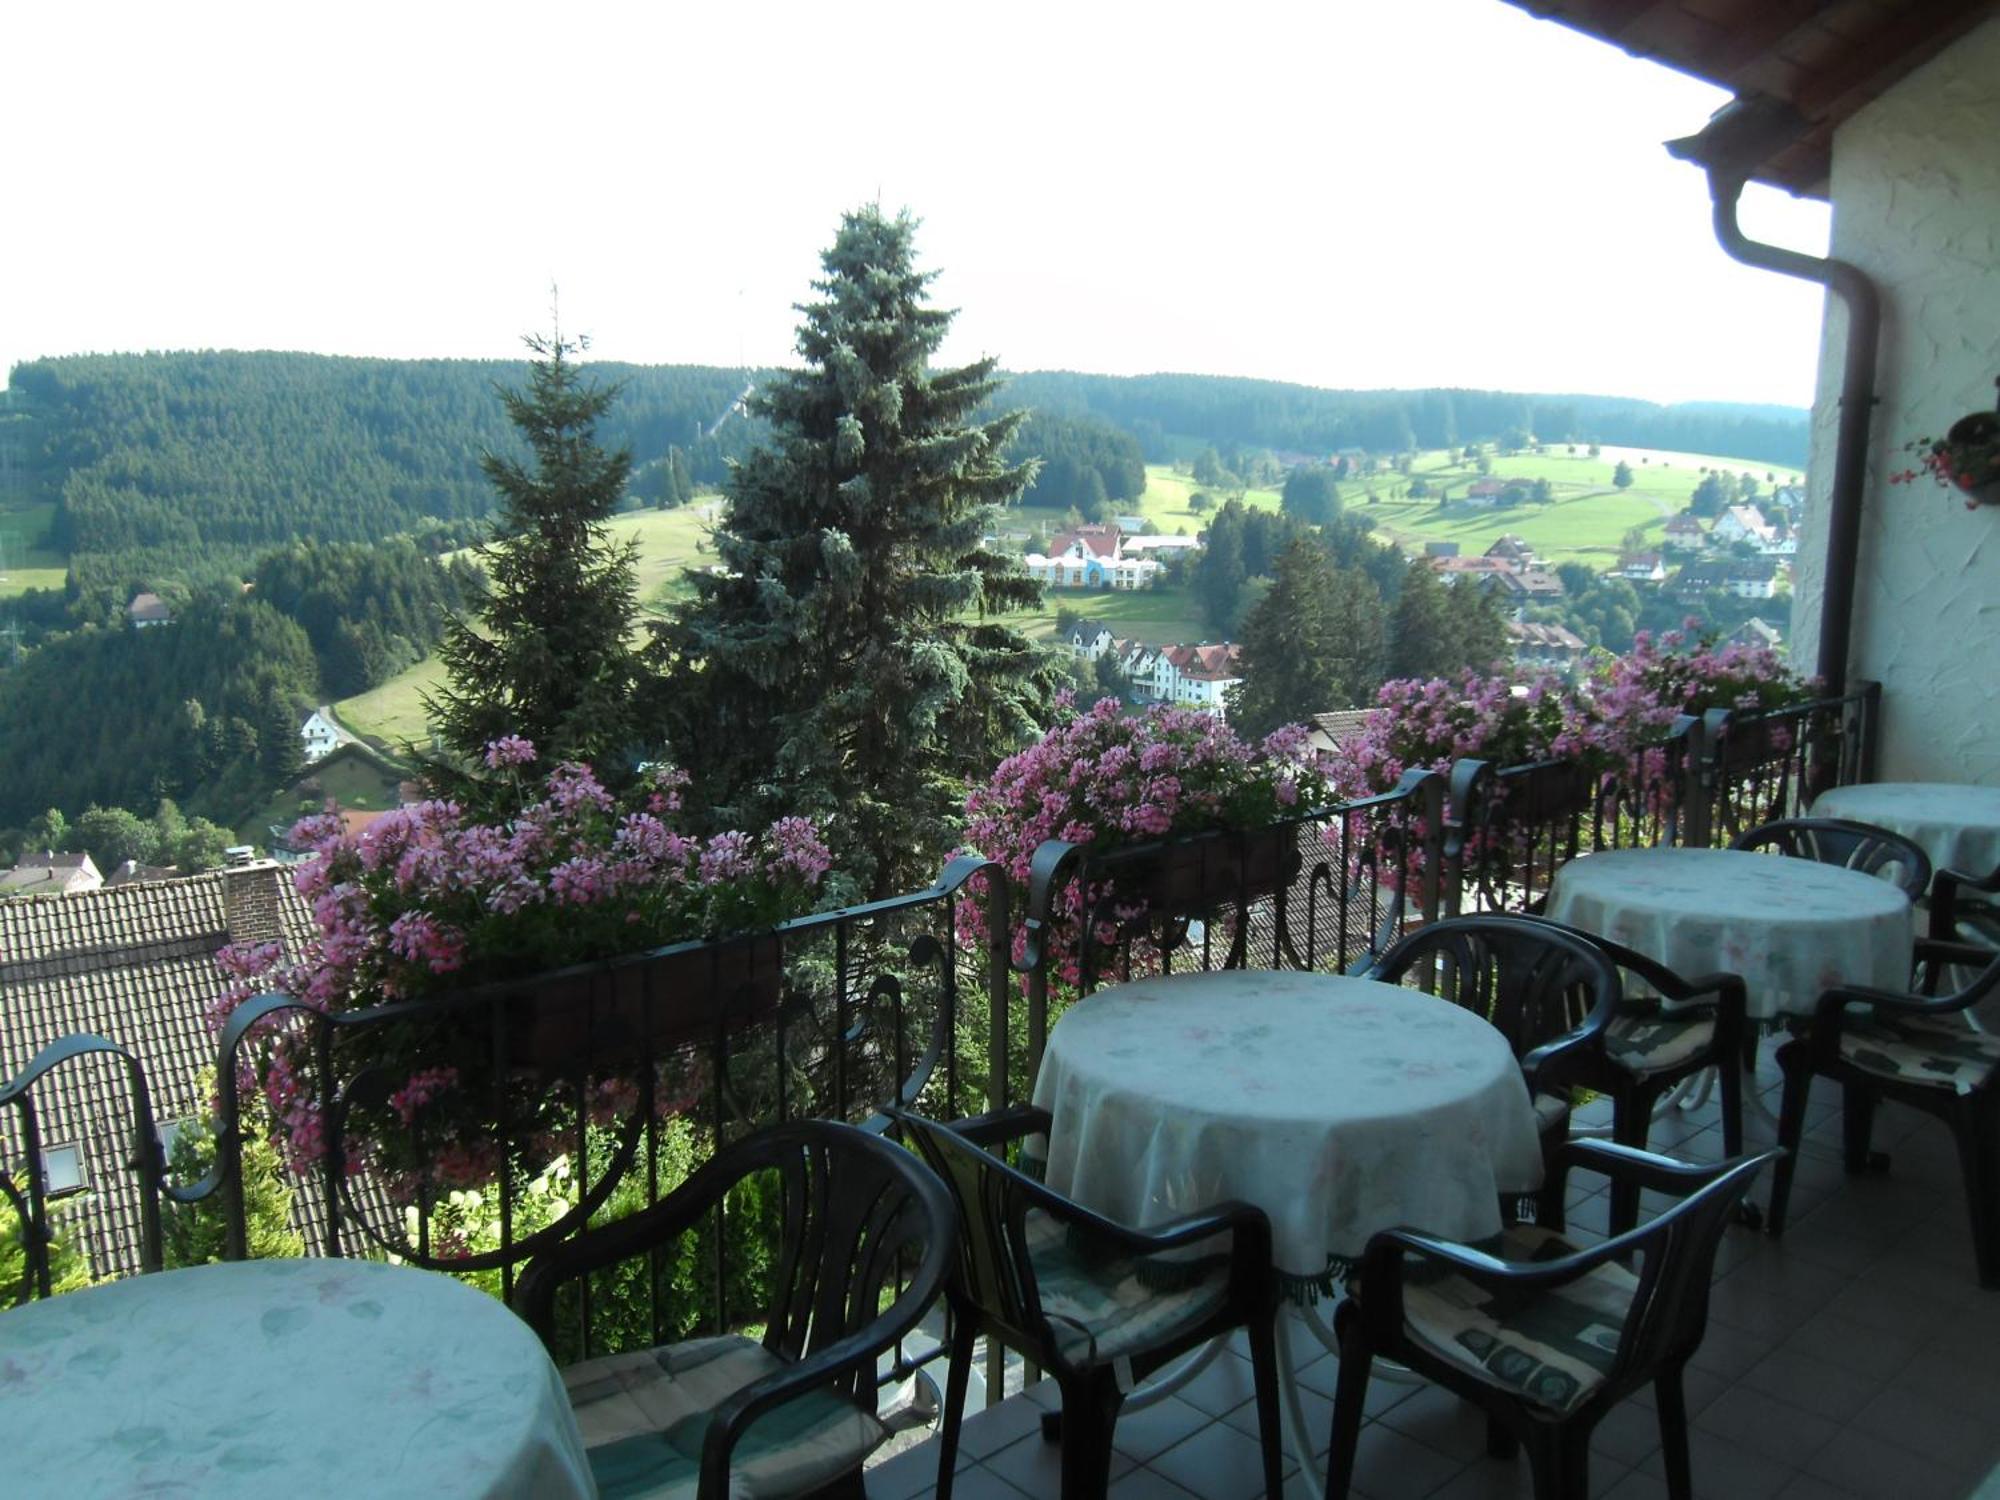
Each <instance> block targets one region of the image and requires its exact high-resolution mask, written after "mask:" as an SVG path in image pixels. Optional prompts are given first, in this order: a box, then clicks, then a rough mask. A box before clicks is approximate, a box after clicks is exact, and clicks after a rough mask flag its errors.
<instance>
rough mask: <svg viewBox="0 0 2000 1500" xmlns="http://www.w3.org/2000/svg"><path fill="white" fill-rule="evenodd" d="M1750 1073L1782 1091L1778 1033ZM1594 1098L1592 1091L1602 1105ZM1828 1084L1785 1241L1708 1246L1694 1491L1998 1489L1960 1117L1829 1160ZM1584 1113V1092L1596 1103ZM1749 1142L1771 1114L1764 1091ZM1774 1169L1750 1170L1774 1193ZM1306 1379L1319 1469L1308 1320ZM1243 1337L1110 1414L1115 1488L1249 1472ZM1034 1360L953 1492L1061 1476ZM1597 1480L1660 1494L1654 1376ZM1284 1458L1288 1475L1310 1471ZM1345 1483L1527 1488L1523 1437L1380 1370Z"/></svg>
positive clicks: (1249, 1486) (891, 1492) (1588, 1225)
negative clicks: (1148, 1401) (1513, 1451)
mask: <svg viewBox="0 0 2000 1500" xmlns="http://www.w3.org/2000/svg"><path fill="white" fill-rule="evenodd" d="M1758 1084H1759V1087H1760V1089H1762V1090H1763V1091H1764V1093H1765V1097H1766V1099H1767V1100H1768V1102H1769V1104H1770V1106H1771V1108H1772V1109H1773V1110H1774V1111H1775V1109H1776V1107H1777V1102H1778V1077H1777V1070H1776V1069H1775V1068H1774V1067H1773V1066H1772V1065H1771V1064H1770V1062H1769V1058H1768V1048H1767V1049H1766V1058H1765V1062H1764V1065H1763V1068H1762V1069H1761V1071H1760V1073H1759V1075H1758ZM1592 1109H1593V1110H1594V1111H1597V1110H1601V1106H1592ZM1838 1109H1839V1091H1838V1090H1837V1089H1836V1088H1834V1087H1833V1086H1831V1085H1829V1084H1826V1083H1824V1082H1821V1083H1819V1084H1818V1085H1817V1086H1816V1087H1815V1090H1814V1096H1813V1100H1812V1105H1811V1115H1810V1120H1809V1131H1808V1135H1807V1140H1806V1144H1805V1149H1804V1151H1803V1152H1802V1153H1801V1160H1800V1163H1799V1168H1798V1174H1797V1177H1796V1180H1795V1183H1794V1186H1793V1196H1792V1211H1791V1224H1790V1226H1789V1228H1788V1229H1787V1232H1786V1234H1785V1237H1784V1239H1783V1240H1781V1241H1773V1240H1771V1239H1770V1238H1769V1237H1768V1236H1766V1235H1764V1234H1762V1233H1759V1232H1754V1231H1751V1230H1748V1229H1744V1228H1734V1229H1731V1230H1730V1231H1729V1234H1728V1237H1727V1238H1726V1239H1725V1241H1724V1243H1723V1246H1722V1250H1721V1253H1720V1255H1719V1256H1718V1258H1717V1263H1716V1273H1717V1281H1716V1285H1715V1292H1714V1296H1713V1299H1712V1302H1711V1308H1710V1321H1709V1330H1708V1336H1707V1338H1706V1339H1705V1340H1704V1342H1703V1344H1702V1347H1701V1350H1700V1352H1699V1353H1698V1354H1697V1355H1696V1356H1695V1358H1694V1360H1693V1362H1692V1364H1691V1367H1690V1370H1689V1375H1688V1381H1687V1398H1688V1408H1689V1412H1690V1414H1691V1417H1692V1419H1693V1427H1694V1431H1693V1438H1692V1447H1693V1467H1694V1489H1695V1493H1696V1495H1698V1496H1701V1497H1703V1500H1709V1497H1714V1500H1766V1497H1782V1500H1817V1497H1822V1496H1879V1497H1883V1500H1930V1497H1959V1496H1973V1495H1981V1496H1985V1495H1993V1496H2000V1478H1995V1479H1994V1480H1991V1481H1989V1480H1988V1478H1987V1476H1988V1475H1989V1473H1994V1472H1995V1468H1996V1465H2000V1291H1992V1292H1983V1291H1981V1290H1980V1289H1979V1286H1978V1284H1977V1282H1976V1281H1975V1279H1974V1276H1973V1267H1972V1251H1971V1236H1970V1232H1969V1230H1968V1228H1967V1218H1966V1209H1965V1197H1964V1189H1963V1186H1962V1179H1961V1178H1960V1176H1959V1171H1958V1162H1957V1156H1956V1154H1955V1151H1954V1149H1953V1145H1952V1140H1951V1136H1950V1133H1949V1132H1948V1131H1947V1130H1946V1129H1945V1127H1944V1126H1943V1125H1942V1124H1939V1123H1938V1122H1936V1121H1933V1120H1931V1119H1928V1118H1926V1117H1924V1116H1921V1115H1916V1114H1914V1113H1910V1112H1906V1111H1900V1110H1895V1109H1888V1108H1885V1109H1884V1110H1883V1111H1882V1112H1881V1114H1880V1115H1879V1117H1878V1119H1877V1123H1876V1127H1875V1145H1876V1148H1877V1149H1878V1150H1883V1151H1887V1152H1889V1153H1890V1155H1891V1157H1892V1160H1891V1163H1890V1167H1889V1170H1888V1171H1887V1172H1886V1173H1884V1174H1879V1175H1869V1176H1864V1177H1855V1178H1850V1177H1848V1176H1847V1175H1846V1174H1845V1173H1844V1172H1843V1171H1842V1168H1841V1164H1840V1120H1839V1113H1838ZM1592 1118H1594V1116H1590V1115H1586V1116H1585V1119H1586V1120H1587V1121H1588V1120H1590V1119H1592ZM1746 1133H1747V1134H1748V1137H1749V1144H1750V1145H1751V1146H1752V1147H1753V1148H1755V1147H1757V1146H1759V1145H1762V1144H1768V1143H1769V1142H1770V1141H1771V1139H1772V1129H1771V1127H1770V1126H1769V1125H1767V1124H1764V1123H1763V1122H1761V1121H1760V1120H1759V1119H1757V1118H1756V1117H1755V1116H1754V1115H1753V1116H1752V1118H1751V1119H1750V1120H1749V1121H1748V1122H1747V1123H1746ZM1651 1145H1652V1146H1653V1148H1654V1149H1656V1150H1661V1151H1667V1152H1671V1153H1673V1154H1675V1155H1679V1156H1683V1157H1686V1158H1688V1159H1690V1160H1704V1161H1712V1160H1716V1159H1719V1158H1720V1156H1721V1153H1722V1145H1721V1132H1720V1130H1719V1128H1718V1127H1717V1113H1716V1106H1715V1104H1714V1102H1713V1101H1711V1102H1710V1103H1708V1104H1707V1105H1705V1106H1703V1107H1701V1108H1698V1109H1695V1110H1692V1111H1689V1112H1688V1113H1687V1114H1685V1115H1675V1114H1669V1115H1667V1116H1666V1117H1665V1118H1662V1119H1660V1120H1657V1121H1655V1122H1654V1127H1653V1139H1652V1142H1651ZM1602 1181H1603V1180H1602V1179H1601V1178H1596V1177H1584V1178H1580V1179H1579V1180H1578V1181H1577V1182H1576V1183H1575V1184H1574V1185H1573V1187H1572V1195H1573V1198H1574V1199H1575V1200H1576V1201H1575V1205H1574V1207H1573V1208H1572V1209H1571V1218H1570V1227H1571V1231H1572V1233H1573V1235H1574V1236H1575V1237H1578V1238H1583V1239H1588V1238H1592V1237H1593V1236H1592V1234H1591V1231H1592V1230H1602V1229H1603V1227H1604V1223H1605V1217H1604V1216H1605V1209H1606V1203H1605V1199H1604V1196H1603V1192H1602ZM1768 1185H1769V1180H1768V1177H1767V1178H1766V1179H1765V1180H1764V1182H1763V1184H1762V1185H1760V1187H1759V1188H1758V1190H1757V1193H1756V1198H1757V1199H1758V1201H1762V1200H1763V1199H1764V1198H1765V1196H1766V1194H1767V1190H1768ZM1300 1346H1306V1347H1308V1348H1309V1349H1310V1354H1311V1357H1310V1358H1307V1357H1305V1354H1304V1352H1303V1350H1301V1360H1302V1363H1301V1366H1300V1369H1299V1382H1300V1386H1301V1388H1302V1394H1303V1396H1304V1400H1305V1405H1306V1412H1307V1418H1308V1421H1309V1422H1310V1424H1311V1426H1312V1429H1313V1431H1314V1433H1315V1434H1316V1443H1317V1445H1318V1449H1319V1451H1318V1452H1317V1454H1316V1455H1315V1460H1314V1461H1315V1463H1316V1464H1318V1465H1319V1467H1320V1469H1321V1471H1322V1472H1324V1468H1325V1462H1326V1452H1325V1444H1326V1442H1327V1437H1328V1428H1329V1424H1330V1421H1331V1414H1332V1401H1331V1397H1332V1393H1333V1381H1334V1371H1335V1368H1336V1367H1335V1364H1334V1361H1333V1360H1332V1359H1331V1358H1330V1357H1328V1356H1326V1355H1325V1354H1324V1353H1323V1352H1321V1351H1320V1349H1319V1348H1318V1346H1317V1345H1316V1344H1313V1343H1311V1341H1310V1339H1309V1338H1308V1337H1306V1336H1304V1335H1301V1336H1300V1337H1299V1338H1297V1339H1296V1340H1295V1348H1299V1347H1300ZM1250 1393H1251V1386H1250V1379H1249V1364H1248V1361H1247V1360H1245V1359H1244V1358H1242V1356H1241V1354H1240V1352H1232V1353H1231V1354H1229V1355H1227V1356H1225V1357H1224V1358H1222V1359H1219V1360H1218V1361H1216V1362H1215V1363H1214V1364H1213V1365H1211V1366H1210V1367H1209V1368H1208V1369H1207V1370H1206V1371H1205V1372H1204V1373H1203V1374H1202V1375H1201V1376H1200V1377H1199V1378H1198V1379H1197V1380H1196V1381H1194V1382H1193V1383H1192V1384H1190V1385H1189V1386H1188V1387H1187V1388H1186V1389H1184V1390H1183V1391H1182V1392H1180V1393H1179V1394H1177V1395H1175V1396H1172V1397H1169V1398H1168V1399H1167V1400H1165V1401H1164V1402H1162V1403H1160V1404H1159V1405H1158V1406H1156V1407H1154V1408H1152V1409H1149V1410H1146V1411H1143V1412H1138V1413H1134V1414H1132V1415H1130V1416H1128V1417H1127V1418H1126V1419H1125V1420H1123V1421H1121V1422H1120V1423H1119V1426H1118V1432H1117V1440H1116V1441H1117V1457H1116V1459H1115V1461H1114V1464H1113V1468H1112V1483H1111V1488H1110V1494H1111V1496H1112V1497H1114V1500H1188V1497H1190V1496H1195V1497H1200V1500H1248V1497H1251V1496H1254V1495H1256V1494H1257V1493H1258V1492H1259V1486H1260V1481H1259V1477H1258V1474H1259V1465H1258V1459H1257V1448H1256V1444H1255V1441H1254V1439H1253V1437H1252V1436H1251V1435H1252V1434H1254V1432H1255V1431H1256V1422H1255V1411H1254V1407H1252V1406H1251V1405H1250ZM1053 1399H1054V1391H1053V1388H1052V1387H1051V1386H1050V1385H1049V1384H1048V1383H1047V1382H1044V1383H1042V1384H1041V1385H1039V1386H1037V1387H1035V1388H1033V1389H1031V1390H1030V1391H1028V1392H1027V1393H1026V1394H1025V1395H1021V1396H1016V1397H1014V1398H1013V1399H1011V1400H1008V1401H1005V1402H1002V1403H1000V1404H999V1405H997V1406H994V1407H991V1408H989V1409H987V1410H985V1411H983V1412H979V1413H976V1414H975V1415H973V1416H971V1417H970V1418H969V1419H968V1420H967V1422H966V1424H965V1434H964V1439H963V1443H962V1445H961V1452H960V1468H959V1473H958V1478H957V1481H956V1484H955V1485H954V1494H955V1495H956V1496H958V1497H959V1500H1020V1497H1023V1496H1027V1497H1032V1500H1054V1497H1055V1496H1056V1494H1057V1492H1058V1487H1059V1486H1058V1457H1057V1448H1056V1446H1055V1445H1054V1444H1052V1443H1045V1442H1044V1441H1043V1440H1042V1438H1041V1435H1040V1431H1039V1416H1040V1411H1041V1406H1040V1405H1039V1404H1038V1403H1043V1402H1050V1401H1053ZM936 1477H937V1453H936V1445H935V1443H933V1442H928V1441H927V1442H924V1443H922V1444H920V1445H919V1446H917V1447H914V1448H911V1449H908V1450H907V1451H904V1452H902V1453H899V1454H897V1455H896V1456H894V1457H892V1458H889V1459H887V1460H886V1461H884V1462H882V1463H879V1464H878V1465H877V1466H876V1467H875V1468H873V1469H871V1470H870V1471H869V1475H868V1493H869V1495H870V1496H871V1497H873V1500H920V1497H925V1496H928V1495H930V1493H931V1490H932V1488H933V1485H934V1482H935V1480H936ZM1591 1486H1592V1493H1593V1494H1596V1495H1602V1496H1605V1497H1608V1500H1652V1497H1656V1496H1665V1494H1666V1492H1667V1491H1666V1483H1665V1479H1664V1477H1663V1470H1662V1468H1661V1464H1660V1453H1659V1431H1658V1424H1657V1421H1656V1419H1655V1417H1654V1414H1653V1411H1652V1409H1651V1406H1650V1393H1646V1394H1642V1395H1640V1396H1636V1397H1634V1398H1633V1399H1632V1400H1630V1401H1628V1402H1627V1403H1626V1404H1625V1405H1624V1406H1622V1407H1620V1408H1619V1409H1617V1410H1616V1411H1614V1412H1613V1413H1612V1414H1611V1415H1610V1416H1609V1417H1608V1418H1606V1419H1605V1421H1604V1422H1603V1423H1602V1424H1601V1425H1600V1426H1599V1427H1598V1429H1597V1433H1596V1437H1595V1441H1594V1443H1593V1465H1592V1472H1591ZM1300 1492H1301V1491H1300V1488H1299V1486H1298V1484H1297V1482H1296V1480H1294V1482H1293V1483H1291V1484H1289V1485H1288V1486H1287V1490H1286V1493H1287V1494H1288V1495H1291V1494H1297V1493H1300ZM1355 1493H1356V1494H1358V1495H1361V1496H1365V1497H1367V1500H1416V1497H1419V1496H1435V1497H1437V1500H1489V1497H1491V1500H1503V1497H1505V1500H1512V1497H1523V1500H1525V1497H1526V1496H1528V1495H1529V1494H1530V1493H1531V1491H1530V1486H1529V1481H1528V1472H1527V1465H1526V1463H1525V1461H1516V1462H1501V1461H1497V1460H1494V1459H1489V1458H1487V1457H1486V1456H1485V1427H1484V1423H1483V1419H1482V1418H1480V1417H1479V1416H1478V1415H1477V1414H1476V1413H1475V1412H1473V1411H1472V1410H1471V1409H1470V1408H1468V1407H1466V1406H1465V1405H1463V1404H1462V1403H1461V1402H1459V1401H1458V1400H1457V1399H1456V1398H1455V1397H1452V1396H1450V1395H1448V1394H1447V1393H1445V1392H1444V1391H1441V1390H1439V1389H1437V1388H1435V1387H1432V1386H1427V1385H1415V1386H1411V1385H1390V1384H1385V1383H1383V1382H1382V1381H1380V1380H1378V1381H1376V1382H1375V1384H1374V1386H1373V1387H1372V1388H1371V1391H1370V1399H1369V1420H1368V1423H1367V1425H1366V1426H1365V1427H1364V1428H1363V1430H1362V1435H1361V1448H1360V1452H1359V1454H1358V1455H1357V1457H1356V1465H1355Z"/></svg>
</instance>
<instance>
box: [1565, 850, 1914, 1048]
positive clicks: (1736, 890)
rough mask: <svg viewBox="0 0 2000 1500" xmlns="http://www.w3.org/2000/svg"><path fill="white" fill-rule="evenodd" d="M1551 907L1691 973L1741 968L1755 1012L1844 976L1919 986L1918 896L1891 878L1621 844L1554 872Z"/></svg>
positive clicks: (1774, 1009)
mask: <svg viewBox="0 0 2000 1500" xmlns="http://www.w3.org/2000/svg"><path fill="white" fill-rule="evenodd" d="M1548 915H1549V916H1550V917H1551V918H1552V919H1553V920H1555V921H1558V922H1567V923H1569V924H1570V925H1571V926H1572V927H1580V928H1582V929H1583V930H1584V931H1585V932H1594V933H1597V934H1598V935H1599V936H1600V937H1607V938H1610V939H1611V940H1612V941H1613V942H1615V943H1623V944H1624V945H1625V946H1626V947H1628V948H1635V949H1637V950H1638V951H1639V952H1641V953H1644V954H1646V955H1647V956H1648V957H1650V958H1655V959H1658V960H1659V961H1660V962H1661V963H1663V964H1665V965H1666V966H1667V967H1668V968H1670V969H1673V970H1674V971H1675V972H1677V973H1679V974H1682V975H1685V976H1687V977H1689V978H1693V977H1695V976H1697V975H1701V974H1712V973H1715V972H1717V971H1721V972H1725V973H1731V974H1740V975H1742V976H1743V982H1744V985H1745V987H1746V988H1747V989H1748V990H1749V1011H1750V1014H1751V1016H1752V1017H1754V1018H1756V1019H1758V1020H1773V1019H1775V1018H1776V1017H1778V1016H1781V1015H1811V1014H1812V1009H1813V1006H1814V1004H1815V1003H1816V1002H1817V1001H1818V999H1819V995H1820V991H1822V990H1824V989H1827V988H1829V987H1831V986H1833V985H1836V984H1868V985H1877V986H1880V987H1881V988H1884V989H1892V990H1907V989H1908V988H1909V987H1910V957H1911V944H1912V943H1913V941H1914V940H1915V937H1916V931H1915V926H1914V922H1913V917H1912V912H1911V908H1910V901H1909V898H1908V897H1907V896H1905V895H1904V894H1903V893H1902V891H1901V890H1899V889H1897V887H1896V886H1895V885H1894V884H1892V883H1891V882H1889V881H1887V880H1882V879H1879V878H1878V877H1876V876H1873V875H1863V874H1861V873H1860V872H1858V871H1855V870H1843V869H1841V868H1839V867H1838V866H1836V865H1823V864H1819V863H1816V862H1815V861H1813V860H1809V859H1791V858H1786V857H1783V856H1780V855H1774V854H1753V853H1749V852H1746V851H1743V850H1738V849H1619V850H1614V851H1610V852H1607V853H1603V854H1591V855H1586V856H1585V857H1584V858H1582V859H1574V860H1571V861H1570V862H1569V863H1568V864H1566V865H1564V866H1563V867H1562V869H1560V870H1558V871H1557V872H1556V879H1555V885H1554V888H1553V889H1552V890H1551V891H1550V893H1549V905H1548Z"/></svg>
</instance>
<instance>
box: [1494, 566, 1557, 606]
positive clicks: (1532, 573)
mask: <svg viewBox="0 0 2000 1500" xmlns="http://www.w3.org/2000/svg"><path fill="white" fill-rule="evenodd" d="M1488 586H1489V587H1491V588H1493V589H1496V590H1497V591H1498V592H1499V594H1500V596H1501V598H1503V599H1506V600H1508V601H1509V602H1510V603H1513V604H1516V605H1522V604H1532V603H1536V602H1545V601H1547V600H1550V599H1560V598H1562V596H1563V593H1564V592H1565V591H1564V589H1563V582H1562V580H1561V579H1560V578H1558V577H1557V576H1556V575H1555V574H1553V573H1551V572H1550V571H1549V570H1548V569H1546V568H1509V569H1508V570H1507V571H1505V572H1501V573H1495V574H1494V575H1493V578H1492V581H1491V583H1490V584H1489V585H1488Z"/></svg>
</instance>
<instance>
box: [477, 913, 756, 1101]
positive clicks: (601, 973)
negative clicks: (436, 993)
mask: <svg viewBox="0 0 2000 1500" xmlns="http://www.w3.org/2000/svg"><path fill="white" fill-rule="evenodd" d="M784 977H785V976H784V948H783V944H782V943H781V942H780V940H779V937H778V934H777V933H775V932H762V933H755V934H751V935H749V936H746V937H735V938H727V939H722V940H718V941H715V942H710V943H702V944H680V945H676V946H674V947H671V948H662V949H658V950H655V951H654V952H651V953H646V954H641V955H638V956H635V957H632V958H626V959H614V960H612V961H611V962H609V963H604V964H584V965H578V966H576V967H573V968H568V969H558V970H555V971H554V972H551V973H548V974H543V975H538V976H535V977H534V978H531V979H528V980H526V981H524V982H523V984H522V986H521V989H520V991H519V992H518V993H517V994H515V995H514V996H513V997H512V998H511V999H510V1000H509V1002H508V1014H507V1050H508V1056H509V1058H510V1059H511V1061H512V1062H513V1063H514V1064H515V1065H516V1066H518V1067H522V1068H527V1069H531V1070H534V1071H536V1072H539V1073H542V1074H544V1075H559V1074H562V1073H565V1072H568V1071H570V1070H573V1069H577V1068H601V1067H603V1066H604V1064H605V1063H606V1062H607V1061H608V1060H611V1059H618V1058H624V1059H635V1060H641V1061H650V1060H654V1059H657V1058H659V1057H661V1056H663V1055H665V1054H667V1053H669V1052H673V1051H675V1050H678V1049H679V1048H681V1047H684V1046H688V1045H690V1044H700V1043H705V1042H709V1041H712V1040H713V1039H715V1038H716V1037H717V1036H720V1035H725V1034H728V1033H731V1032H735V1031H739V1030H741V1029H743V1028H744V1027H747V1026H752V1025H755V1024H756V1023H757V1022H759V1021H762V1020H765V1019H768V1018H769V1017H770V1015H771V1014H772V1013H773V1012H774V1011H776V1010H777V1008H778V1001H779V997H780V995H781V993H782V991H783V987H784Z"/></svg>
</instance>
